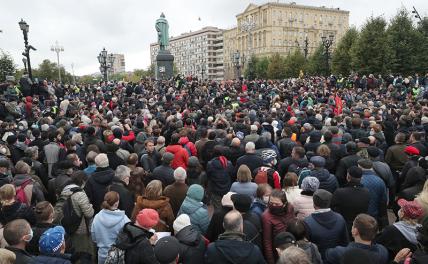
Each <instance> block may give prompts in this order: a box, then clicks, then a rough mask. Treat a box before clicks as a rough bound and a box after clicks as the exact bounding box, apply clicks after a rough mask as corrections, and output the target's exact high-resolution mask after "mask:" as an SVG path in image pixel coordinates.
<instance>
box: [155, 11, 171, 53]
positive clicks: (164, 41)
mask: <svg viewBox="0 0 428 264" xmlns="http://www.w3.org/2000/svg"><path fill="white" fill-rule="evenodd" d="M155 27H156V31H157V32H158V43H159V49H160V50H165V49H166V47H167V46H168V40H169V36H168V29H169V25H168V21H167V20H166V19H165V15H164V13H162V14H161V15H160V18H158V19H157V20H156V25H155Z"/></svg>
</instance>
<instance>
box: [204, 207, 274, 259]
mask: <svg viewBox="0 0 428 264" xmlns="http://www.w3.org/2000/svg"><path fill="white" fill-rule="evenodd" d="M223 225H224V229H225V230H226V231H225V232H224V233H223V234H221V235H220V236H219V239H218V240H217V241H215V242H214V243H211V244H209V246H208V249H207V253H206V256H205V263H207V264H211V263H216V264H217V263H218V264H222V263H224V264H228V263H248V264H262V263H266V262H265V260H264V258H263V254H262V253H261V251H260V249H259V248H258V247H257V246H256V245H254V244H252V243H250V242H247V241H245V239H244V237H245V235H244V233H243V219H242V216H241V214H240V213H239V212H237V211H231V212H229V213H227V214H226V215H225V217H224V221H223Z"/></svg>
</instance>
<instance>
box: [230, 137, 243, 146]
mask: <svg viewBox="0 0 428 264" xmlns="http://www.w3.org/2000/svg"><path fill="white" fill-rule="evenodd" d="M231 144H232V146H233V147H239V146H240V145H241V140H239V138H234V139H232V143H231Z"/></svg>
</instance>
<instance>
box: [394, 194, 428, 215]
mask: <svg viewBox="0 0 428 264" xmlns="http://www.w3.org/2000/svg"><path fill="white" fill-rule="evenodd" d="M397 204H398V205H399V206H400V207H401V211H402V212H403V214H404V217H406V218H410V219H418V218H420V217H421V216H423V214H424V210H423V209H422V207H421V205H420V204H419V203H418V202H417V201H407V200H405V199H399V200H398V201H397Z"/></svg>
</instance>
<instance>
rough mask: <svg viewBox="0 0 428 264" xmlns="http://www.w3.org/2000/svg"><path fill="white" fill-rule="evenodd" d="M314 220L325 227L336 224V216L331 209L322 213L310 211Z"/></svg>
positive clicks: (329, 227) (332, 226)
mask: <svg viewBox="0 0 428 264" xmlns="http://www.w3.org/2000/svg"><path fill="white" fill-rule="evenodd" d="M312 217H313V218H314V220H315V221H316V222H317V223H318V224H320V225H322V226H323V227H325V228H327V229H333V228H334V226H335V225H336V222H337V218H336V216H335V215H334V213H333V211H328V212H324V213H312Z"/></svg>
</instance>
